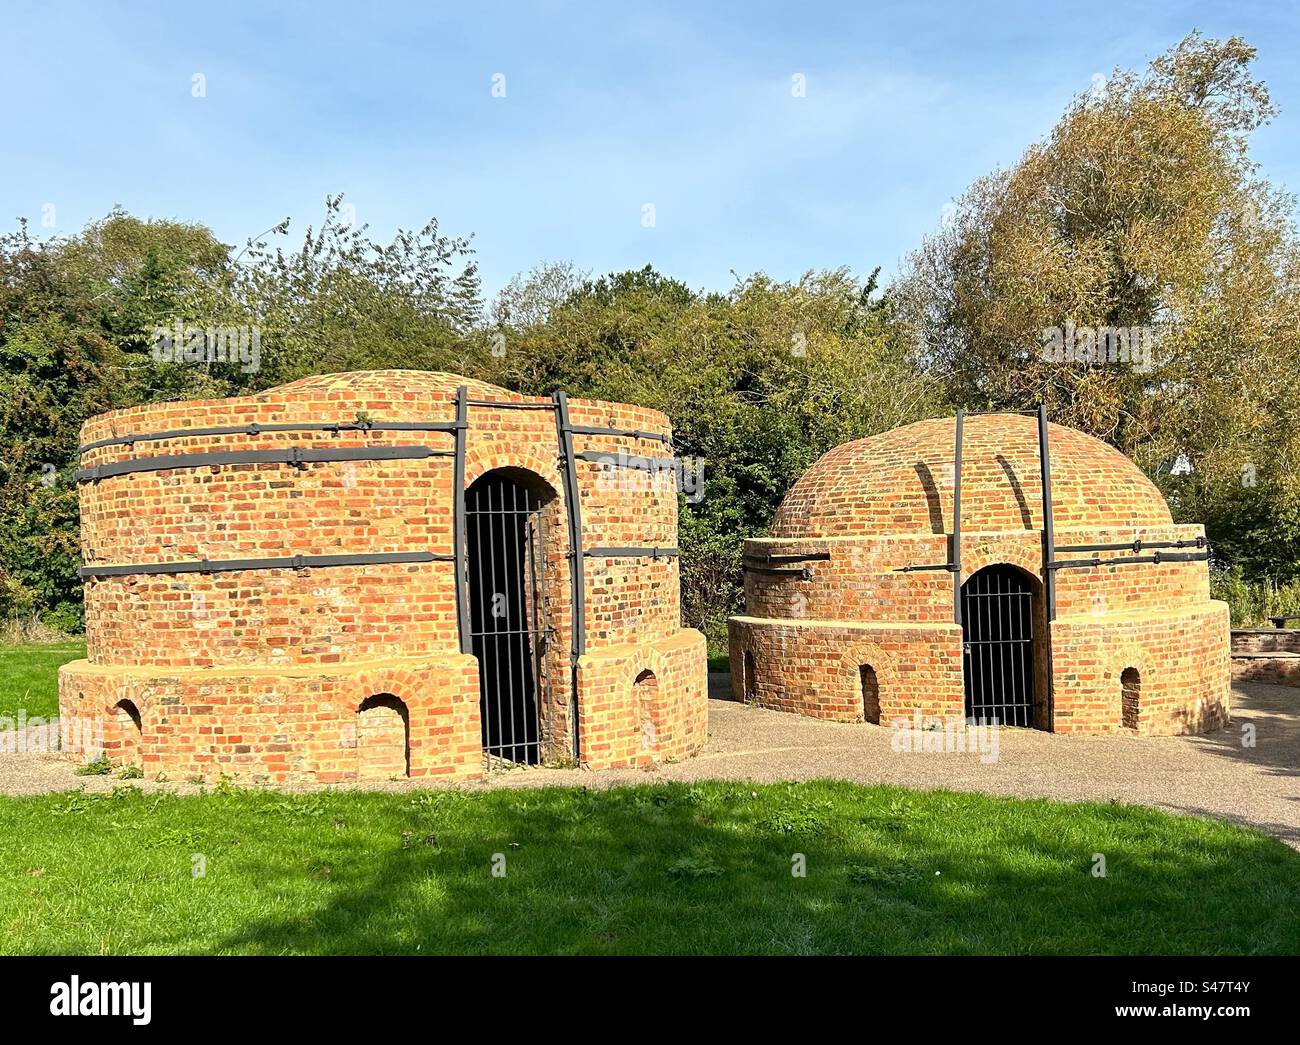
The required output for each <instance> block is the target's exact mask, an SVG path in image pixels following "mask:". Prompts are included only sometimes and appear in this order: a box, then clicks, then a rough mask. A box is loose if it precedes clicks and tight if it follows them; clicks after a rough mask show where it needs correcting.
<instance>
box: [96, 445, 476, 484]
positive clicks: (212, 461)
mask: <svg viewBox="0 0 1300 1045" xmlns="http://www.w3.org/2000/svg"><path fill="white" fill-rule="evenodd" d="M450 456H451V451H449V450H435V449H433V447H431V446H362V447H336V448H334V449H328V450H315V449H311V448H304V447H300V446H294V447H290V448H289V449H288V450H230V451H219V452H213V453H206V454H172V455H168V456H165V457H136V458H133V459H131V460H129V461H113V462H111V463H109V464H97V465H94V466H93V467H91V468H81V469H78V470H77V473H76V479H77V482H79V483H85V482H98V481H99V480H100V479H109V478H111V477H113V476H115V475H131V474H134V473H136V472H165V471H170V470H171V469H174V468H207V467H213V468H219V467H223V466H226V465H232V464H289V465H293V466H294V467H295V468H306V467H307V465H309V464H317V463H320V462H325V461H421V460H424V459H425V458H427V457H450Z"/></svg>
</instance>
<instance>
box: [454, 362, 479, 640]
mask: <svg viewBox="0 0 1300 1045" xmlns="http://www.w3.org/2000/svg"><path fill="white" fill-rule="evenodd" d="M468 429H469V393H468V390H467V389H466V388H465V386H464V385H461V386H460V387H459V388H458V389H456V420H455V421H454V422H453V423H452V432H453V435H454V437H455V449H454V450H453V451H452V454H453V456H454V457H455V459H456V463H455V464H454V465H453V466H452V480H451V481H452V493H451V503H452V509H451V539H452V545H453V550H454V557H455V560H456V629H457V631H458V632H459V633H460V651H461V652H462V653H473V652H474V640H473V638H472V636H471V631H470V620H469V566H468V563H467V556H466V546H465V435H466V432H467V431H468Z"/></svg>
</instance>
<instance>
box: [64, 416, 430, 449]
mask: <svg viewBox="0 0 1300 1045" xmlns="http://www.w3.org/2000/svg"><path fill="white" fill-rule="evenodd" d="M451 430H452V425H450V424H448V423H447V422H446V421H339V422H322V423H317V424H266V425H264V424H257V423H256V422H253V423H250V424H246V425H222V426H220V427H217V428H177V429H173V430H172V431H170V432H141V433H138V434H134V435H117V436H112V437H110V438H108V439H99V440H96V441H95V442H93V443H86V444H85V445H83V446H79V447H77V453H79V454H84V453H86V452H88V451H90V450H98V449H99V448H100V447H101V446H133V445H134V444H136V443H153V442H162V441H163V440H166V439H185V438H187V437H189V436H195V435H263V434H265V433H267V432H330V433H333V434H337V433H339V432H450V431H451Z"/></svg>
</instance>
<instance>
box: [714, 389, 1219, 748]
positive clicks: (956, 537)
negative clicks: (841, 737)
mask: <svg viewBox="0 0 1300 1045" xmlns="http://www.w3.org/2000/svg"><path fill="white" fill-rule="evenodd" d="M1045 462H1046V464H1047V467H1046V468H1044V463H1045ZM1044 473H1046V475H1047V476H1048V479H1049V481H1048V482H1047V483H1046V484H1045V483H1044V482H1043V476H1044ZM1045 509H1046V510H1045ZM1045 518H1046V519H1047V521H1048V525H1047V526H1046V527H1045V526H1044V519H1045ZM1207 558H1208V552H1207V550H1206V548H1205V538H1204V531H1203V530H1202V528H1201V527H1199V526H1186V525H1181V526H1176V525H1174V524H1173V522H1172V519H1171V516H1170V513H1169V508H1168V507H1167V506H1166V504H1165V502H1164V499H1163V498H1162V497H1161V495H1160V493H1159V491H1157V490H1156V488H1155V487H1154V486H1153V485H1152V484H1151V482H1150V481H1149V480H1148V479H1147V478H1146V477H1145V476H1144V475H1143V474H1142V473H1141V472H1140V471H1139V470H1138V468H1137V467H1136V466H1135V465H1134V464H1133V463H1132V462H1130V461H1129V460H1128V459H1127V458H1125V457H1124V456H1123V455H1122V454H1121V453H1119V452H1118V451H1116V450H1114V449H1113V448H1111V447H1109V446H1107V445H1106V444H1104V443H1102V442H1100V441H1098V440H1096V439H1094V438H1092V437H1090V436H1087V435H1084V434H1083V433H1081V432H1077V431H1074V430H1072V429H1069V428H1063V427H1061V426H1059V425H1054V424H1048V423H1047V421H1046V418H1045V416H1044V415H1043V414H1041V413H1040V414H1039V415H1038V417H1037V419H1035V418H1034V417H1032V416H1025V415H1019V414H1005V413H1004V414H980V415H964V416H963V415H958V417H957V418H955V419H954V418H947V419H940V420H930V421H922V422H919V423H917V424H912V425H908V426H906V427H903V428H898V429H895V430H894V431H890V432H886V433H884V434H882V435H877V436H873V437H871V438H869V439H860V440H858V441H856V442H852V443H846V444H845V445H843V446H840V447H837V448H836V449H834V450H831V451H830V452H829V453H827V454H826V455H825V456H823V457H822V458H821V459H820V460H819V461H818V462H817V463H816V464H814V465H813V466H812V468H810V469H809V470H808V472H807V473H806V474H805V475H804V476H803V477H802V478H801V479H800V480H799V481H798V482H797V483H796V484H795V485H794V487H793V489H791V491H790V493H789V494H788V495H787V496H786V498H785V500H784V502H783V503H782V504H781V507H780V509H779V511H778V512H777V514H776V518H775V520H774V522H773V525H772V536H771V537H769V538H764V539H761V540H751V541H747V542H746V544H745V566H746V579H745V599H746V613H747V615H746V616H742V617H735V618H733V619H732V621H731V622H730V632H731V636H730V637H731V664H732V679H733V687H734V692H735V695H736V697H737V698H738V699H744V700H748V701H751V702H754V703H757V704H760V705H763V706H765V707H771V708H778V709H781V710H784V711H793V712H798V713H801V714H805V715H811V716H814V717H818V718H828V719H836V720H840V721H852V720H861V719H864V718H865V719H866V720H867V721H869V722H879V723H885V724H888V723H890V722H893V721H895V720H897V719H899V718H906V719H908V720H912V719H913V718H914V716H915V715H917V714H918V713H919V714H920V715H921V716H923V717H943V718H948V717H952V716H962V717H967V718H972V717H973V718H976V719H981V720H996V721H998V722H1000V723H1003V724H1006V725H1019V726H1033V727H1036V728H1039V729H1047V730H1054V731H1057V732H1076V733H1109V732H1120V731H1131V732H1137V733H1142V734H1173V733H1193V732H1202V731H1206V730H1210V729H1215V728H1218V727H1220V726H1222V725H1223V724H1225V723H1226V721H1227V718H1228V709H1229V708H1228V705H1229V652H1228V648H1229V643H1228V609H1227V606H1226V605H1225V604H1223V603H1221V602H1213V601H1211V600H1210V597H1209V572H1208V566H1207V562H1206V560H1207Z"/></svg>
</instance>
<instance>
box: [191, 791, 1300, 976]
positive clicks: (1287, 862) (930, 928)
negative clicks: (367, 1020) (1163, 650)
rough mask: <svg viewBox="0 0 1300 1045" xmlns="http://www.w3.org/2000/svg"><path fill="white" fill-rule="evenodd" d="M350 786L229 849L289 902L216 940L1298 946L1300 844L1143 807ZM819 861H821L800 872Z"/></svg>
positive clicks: (312, 948) (921, 948)
mask: <svg viewBox="0 0 1300 1045" xmlns="http://www.w3.org/2000/svg"><path fill="white" fill-rule="evenodd" d="M253 801H257V799H253ZM331 805H333V806H335V807H337V810H338V815H339V816H343V817H345V818H346V820H347V824H348V826H346V827H343V828H337V827H336V828H334V829H332V830H330V831H315V832H311V831H308V832H307V833H306V835H305V836H304V837H303V838H301V839H286V842H289V843H292V845H293V846H294V847H295V848H297V850H298V852H297V856H295V857H294V858H293V859H292V860H290V861H289V862H287V863H286V862H284V861H281V860H270V861H268V860H265V859H262V858H259V857H258V856H257V855H256V849H257V846H255V845H252V846H250V845H244V846H241V847H240V848H241V849H242V850H243V851H244V852H243V854H240V853H238V852H237V853H234V854H232V855H231V856H230V857H229V860H230V861H231V865H230V867H229V869H228V870H227V871H225V872H223V873H237V874H240V875H246V876H248V877H249V878H250V879H251V880H253V881H256V883H257V889H258V890H259V892H260V893H261V894H262V896H263V898H264V899H265V900H266V901H267V902H268V903H270V904H271V905H272V906H275V905H276V904H277V903H280V904H282V905H284V906H287V907H288V908H289V910H287V911H286V912H284V913H277V914H274V915H271V916H261V917H254V918H251V919H250V920H248V921H247V923H246V924H244V925H243V926H242V927H241V928H240V929H239V930H238V931H236V932H232V933H229V934H227V935H225V936H224V937H222V938H220V939H214V940H212V949H215V950H219V951H225V952H236V953H280V952H313V953H394V952H402V953H413V952H414V953H596V954H604V953H763V954H784V953H1253V952H1278V951H1281V952H1295V951H1296V950H1297V949H1300V928H1298V927H1297V922H1296V919H1295V916H1294V912H1295V911H1296V910H1297V901H1298V900H1300V855H1297V854H1296V853H1294V852H1291V851H1290V850H1288V849H1286V848H1285V847H1284V846H1282V845H1281V844H1280V843H1278V842H1276V841H1274V840H1272V839H1268V838H1265V837H1263V836H1260V835H1257V834H1254V833H1252V832H1248V831H1243V830H1239V829H1236V828H1233V827H1229V826H1227V825H1224V824H1221V823H1215V822H1206V821H1200V820H1192V819H1186V818H1171V817H1168V816H1166V815H1164V814H1160V813H1156V812H1154V811H1151V810H1145V809H1140V808H1134V807H1123V806H1105V805H1068V806H1066V805H1058V804H1053V803H1049V802H1024V801H1016V800H1008V799H994V798H989V797H986V796H979V795H966V794H954V793H947V792H934V793H918V792H908V791H905V790H901V789H896V788H885V787H873V788H863V787H856V786H853V785H847V784H837V783H827V782H813V783H807V784H802V785H800V784H789V785H773V786H766V787H765V786H759V785H752V786H751V785H746V784H721V783H718V784H708V785H695V786H686V785H653V786H648V787H640V788H628V789H614V790H607V791H606V790H601V791H585V790H562V789H544V790H540V791H531V792H489V793H475V794H460V793H450V792H443V793H419V794H417V795H416V796H415V797H413V798H412V797H410V796H400V797H398V796H377V795H334V796H331ZM353 824H355V825H356V826H353ZM267 826H268V827H271V829H274V828H273V826H272V825H269V824H268V825H267ZM263 829H266V828H263ZM291 830H298V828H296V827H291ZM1101 860H1104V865H1105V876H1104V877H1101V876H1098V875H1095V874H1094V869H1095V868H1099V867H1100V861H1101ZM801 863H802V866H803V867H804V869H805V870H806V876H805V877H798V876H797V875H796V874H795V873H792V872H797V871H798V870H799V868H800V865H801ZM313 879H314V881H313ZM305 883H307V888H304V884H305Z"/></svg>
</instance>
